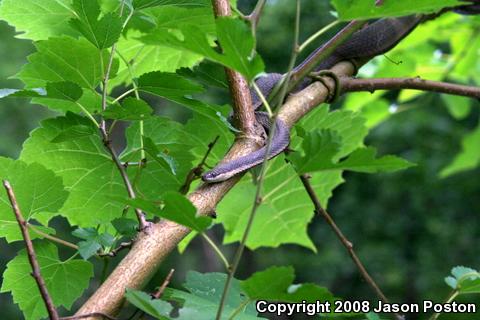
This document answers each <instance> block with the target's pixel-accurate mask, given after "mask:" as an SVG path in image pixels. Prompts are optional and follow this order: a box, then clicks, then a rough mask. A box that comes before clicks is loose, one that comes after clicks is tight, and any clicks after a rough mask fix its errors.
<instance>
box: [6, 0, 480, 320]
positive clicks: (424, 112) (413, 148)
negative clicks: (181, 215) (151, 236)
mask: <svg viewBox="0 0 480 320" xmlns="http://www.w3.org/2000/svg"><path fill="white" fill-rule="evenodd" d="M254 3H255V1H247V0H245V1H239V7H240V9H241V10H243V12H249V11H250V10H251V9H252V7H253V5H254ZM302 5H303V12H302V20H301V22H302V23H301V29H302V30H301V32H302V39H303V40H305V39H306V38H307V37H308V35H310V34H312V33H314V32H315V31H317V30H318V29H319V28H320V27H322V26H324V25H325V24H327V23H328V22H330V21H332V20H333V17H332V16H331V15H330V14H329V11H330V10H331V8H330V6H329V4H328V1H314V0H310V1H302ZM459 21H460V22H459ZM293 23H294V1H288V0H277V1H269V2H268V5H267V7H266V9H265V16H264V17H263V19H262V21H261V23H260V27H259V35H258V50H259V52H260V53H261V55H262V57H263V58H264V60H265V61H266V64H267V70H268V71H277V72H284V71H285V69H286V66H287V64H288V59H289V54H290V52H291V45H292V43H291V39H292V36H293V28H292V26H293ZM442 24H444V25H442ZM452 25H453V26H457V27H458V29H457V31H458V32H456V33H455V29H454V28H451V29H452V30H450V31H448V30H445V29H448V28H450V26H452ZM478 25H479V22H478V18H470V19H466V20H465V18H463V17H456V16H455V15H454V14H449V16H448V17H446V18H445V19H443V20H440V21H437V22H434V23H430V24H429V26H430V27H428V28H433V29H434V30H437V31H438V30H440V32H437V33H435V34H434V36H433V38H434V41H430V42H429V43H428V45H427V42H426V41H425V37H428V36H431V35H432V34H426V32H425V30H424V31H423V32H422V31H421V30H420V31H417V32H416V33H415V34H414V35H412V40H410V41H411V43H413V44H412V45H411V46H408V45H405V46H404V48H403V49H402V48H400V49H399V51H397V52H398V53H392V55H391V56H390V55H389V59H385V58H380V59H377V60H376V61H375V62H374V63H372V64H371V65H369V66H368V67H367V68H365V69H364V70H366V71H364V72H372V70H373V72H374V73H377V74H382V72H385V73H386V72H387V71H388V70H390V71H392V70H393V72H394V73H390V74H387V75H390V76H397V75H399V74H400V75H403V74H404V73H406V74H409V75H415V74H418V75H421V76H424V77H426V78H429V76H431V77H430V78H432V77H433V78H448V79H453V80H458V81H462V82H470V81H475V80H476V79H475V77H473V80H472V77H465V78H464V79H462V75H464V74H465V72H466V71H465V66H464V67H463V68H464V69H457V67H458V68H461V67H462V65H461V62H460V61H459V60H458V59H455V57H453V58H452V56H449V54H451V55H453V54H454V53H456V54H457V55H459V56H460V55H461V56H466V57H467V56H468V57H469V58H470V59H472V57H471V56H472V55H473V60H471V61H474V63H475V64H474V65H470V66H469V65H467V67H469V69H468V72H472V73H475V72H476V73H477V74H480V70H479V64H478V63H477V62H476V61H480V59H479V58H480V45H479V44H480V41H477V40H478V36H475V33H476V34H477V35H478V29H476V28H478ZM435 28H436V29H435ZM427 30H431V29H427ZM462 30H463V31H462ZM461 31H462V32H463V33H462V32H461ZM332 32H333V31H332ZM448 32H450V33H448ZM472 34H473V35H472ZM14 35H15V32H14V30H13V29H12V28H11V27H9V26H7V25H6V24H5V23H3V22H1V23H0V88H20V87H21V83H20V82H19V81H17V80H15V79H9V77H11V76H13V75H14V74H15V73H16V72H17V71H18V70H19V69H20V67H21V66H22V64H24V63H25V62H26V57H27V55H28V54H30V53H31V52H32V51H33V45H32V44H31V43H30V42H29V41H25V40H19V39H16V38H15V37H14ZM329 35H331V33H330V34H329ZM327 36H328V35H326V37H327ZM326 37H324V38H322V39H319V40H318V41H317V42H316V44H317V45H319V44H320V43H322V41H324V40H325V39H326ZM473 40H474V41H473ZM423 42H425V43H423ZM314 47H315V45H313V46H312V49H313V48H314ZM414 48H417V49H414ZM462 48H463V49H462ZM465 48H466V49H465ZM402 50H403V51H402ZM438 50H442V51H441V52H439V51H438ZM462 50H463V51H462ZM466 50H468V52H467V51H466ZM462 54H463V55H462ZM439 55H440V58H438V57H439ZM425 57H429V60H428V61H427V59H426V58H425ZM443 58H445V59H443ZM475 58H476V59H475ZM415 59H417V60H419V61H418V65H412V63H410V62H409V61H414V60H415ZM435 59H437V60H435ZM442 59H443V60H442ZM390 60H392V61H393V62H392V61H390ZM399 60H401V62H403V63H402V64H400V65H397V64H395V62H397V61H399ZM439 64H440V67H442V69H441V70H440V71H441V72H442V74H441V77H439V76H438V75H439V72H440V71H438V70H437V69H435V72H434V73H432V71H431V70H432V68H439ZM419 66H428V67H430V69H428V68H424V69H420V68H419ZM389 68H390V69H389ZM422 70H423V71H422ZM462 70H463V71H462ZM352 96H353V95H352ZM211 99H216V100H221V101H224V102H226V101H228V97H227V96H226V94H225V93H222V92H220V93H219V92H215V96H213V97H211ZM349 99H350V101H347V102H346V105H348V106H350V107H351V105H354V107H353V108H354V109H355V106H356V105H357V104H362V103H365V101H368V100H369V99H371V98H365V96H364V95H358V98H355V97H352V98H349ZM344 102H345V100H344V99H343V100H341V101H339V102H338V103H336V104H335V105H334V108H341V107H343V103H344ZM375 103H378V101H377V102H375ZM156 104H157V105H158V106H159V105H160V103H159V102H157V103H156ZM456 105H459V106H460V107H461V106H463V107H464V108H465V109H466V110H467V111H466V112H464V114H462V115H461V116H460V117H458V115H457V117H456V118H455V117H454V116H452V113H451V112H449V109H448V107H450V108H451V107H452V102H451V101H450V102H449V101H446V99H445V98H444V97H441V96H439V95H436V94H425V95H421V96H408V95H405V94H403V93H402V94H399V93H398V92H393V93H388V94H387V95H386V96H384V97H383V100H382V104H381V105H380V106H379V110H383V113H382V112H380V111H379V112H377V113H376V114H374V115H372V112H371V110H370V109H368V105H366V106H364V109H363V112H365V114H366V115H367V116H371V117H372V119H377V118H381V117H385V118H388V119H385V120H384V121H383V122H381V123H379V124H378V125H376V126H375V127H373V128H372V130H371V132H370V134H369V136H368V139H367V143H368V144H369V145H373V146H375V147H377V148H378V149H379V153H380V154H387V153H392V154H397V155H399V156H402V157H404V158H406V159H408V160H410V161H412V162H414V163H416V164H417V166H416V167H413V168H411V169H408V170H406V171H403V172H398V173H395V174H376V175H366V174H352V173H348V174H346V175H345V177H344V178H345V180H346V183H345V184H343V185H342V186H340V187H339V188H338V189H337V190H336V192H335V193H334V196H333V198H332V199H331V201H330V203H329V211H330V213H331V214H332V216H333V217H334V218H335V220H336V222H337V224H338V225H339V226H340V227H341V228H342V230H343V231H344V233H345V234H346V235H347V237H348V238H349V239H350V240H351V241H352V242H353V244H354V248H355V249H356V251H357V253H358V255H359V256H360V258H361V259H362V261H363V262H364V264H365V265H366V267H367V269H368V270H369V272H370V273H371V275H372V276H373V278H374V279H376V281H377V283H378V284H379V285H380V286H381V288H382V289H383V290H384V292H385V293H386V295H387V296H388V297H389V298H390V299H391V300H392V301H395V302H419V301H421V300H422V299H431V300H435V301H443V300H444V299H445V298H446V297H447V295H448V294H449V292H450V290H449V287H448V286H447V285H446V284H445V282H444V277H445V276H447V275H448V274H449V273H450V269H451V268H452V267H454V266H457V265H465V266H470V267H472V268H477V269H478V268H479V266H480V255H479V251H478V243H479V242H478V240H479V238H480V222H479V221H480V219H479V218H478V217H479V215H480V183H479V182H480V179H479V177H480V169H479V168H475V169H473V170H469V171H464V172H460V173H457V174H454V175H451V176H449V177H446V178H440V177H439V175H438V174H439V172H440V171H441V170H442V169H443V168H444V167H446V166H447V165H448V164H449V163H451V161H452V159H453V158H454V157H455V155H456V154H457V153H459V152H460V151H461V141H462V138H463V137H464V136H465V134H467V133H469V132H471V131H472V130H474V129H475V127H476V126H477V124H478V119H479V103H478V102H470V101H468V102H467V105H468V107H465V101H464V100H461V101H455V102H453V107H455V106H456ZM392 107H394V108H395V110H397V112H396V113H395V114H392V115H390V114H389V112H388V111H389V110H392ZM161 109H162V110H159V112H161V113H164V114H169V115H171V116H172V117H174V118H176V119H178V120H179V121H184V120H185V119H186V118H188V117H189V112H188V111H185V110H184V109H180V108H179V107H176V106H172V107H170V108H169V107H168V106H165V104H162V106H161ZM365 110H367V111H368V110H370V111H368V112H366V111H365ZM52 115H53V113H52V112H51V111H48V110H47V109H46V108H43V107H40V106H37V105H31V104H30V103H29V101H28V100H22V99H3V100H0V155H1V156H8V157H16V156H17V155H18V154H19V151H20V149H21V145H22V143H23V141H24V140H25V139H26V138H27V136H28V133H29V132H30V131H31V130H32V129H34V128H35V127H36V126H38V124H39V121H41V120H42V119H44V118H46V117H50V116H52ZM371 121H372V123H373V122H374V120H371ZM54 227H55V228H57V230H58V233H59V234H60V235H61V236H62V237H64V238H67V239H71V240H73V241H75V239H74V238H73V237H71V236H70V235H69V234H70V232H71V229H70V228H69V226H68V225H67V224H66V223H65V221H63V220H62V219H58V221H55V223H54ZM309 234H310V235H311V237H312V239H313V241H314V243H315V244H316V245H317V247H318V253H317V254H315V253H313V252H310V251H309V250H307V249H304V248H300V247H297V246H282V247H280V248H268V249H259V250H257V251H256V252H249V251H247V252H246V253H245V256H244V259H243V260H242V265H241V267H240V269H239V273H238V275H237V276H238V277H239V278H240V279H243V278H245V277H247V276H249V275H250V274H251V273H252V272H254V271H258V270H262V269H265V268H267V267H269V266H272V265H293V266H294V267H295V270H296V274H297V279H296V282H314V283H317V284H319V285H323V286H326V287H328V288H329V289H330V290H331V291H332V292H333V293H334V294H335V295H337V296H339V297H343V298H345V299H369V300H372V301H373V300H375V301H376V300H377V299H376V297H375V295H374V294H373V292H372V291H371V290H370V288H369V287H368V285H367V284H366V283H365V282H364V281H363V279H362V278H361V277H360V276H359V273H358V271H357V269H356V268H355V266H354V264H353V263H352V262H351V260H350V258H349V256H348V254H347V252H346V251H345V249H344V248H343V247H342V246H341V244H340V243H339V241H338V240H337V239H336V237H335V236H334V234H333V233H332V231H331V230H330V229H329V227H328V226H327V225H326V224H325V223H324V221H323V220H322V219H321V218H318V217H316V218H315V219H314V220H313V222H312V224H311V225H310V229H309ZM212 237H214V238H216V239H218V240H219V239H221V237H222V230H219V228H218V227H217V228H216V229H215V230H213V231H212ZM19 247H21V245H20V244H14V245H6V243H5V242H4V240H0V250H1V255H0V270H2V271H3V270H4V268H5V264H6V263H7V262H8V261H9V260H10V259H11V258H12V257H13V256H14V255H15V254H16V251H17V250H18V248H19ZM234 249H235V246H233V245H229V246H226V249H225V250H226V252H227V254H228V255H229V256H231V255H232V253H233V250H234ZM120 258H121V257H120ZM120 258H116V259H115V260H113V261H112V262H111V263H110V265H108V266H107V268H108V270H111V269H112V268H113V267H114V266H115V264H116V263H118V261H119V260H120ZM95 263H96V268H97V270H96V271H97V274H99V273H100V272H101V271H102V268H104V265H103V263H102V262H101V261H96V262H95ZM170 268H175V269H176V272H175V275H174V280H173V282H172V285H174V286H179V284H180V283H181V282H182V281H183V280H184V276H185V272H186V271H188V270H198V271H201V272H206V271H221V270H222V268H221V265H220V264H219V263H218V261H217V259H216V257H215V255H214V254H213V253H212V251H211V249H210V248H209V247H208V245H207V244H205V243H204V242H203V240H202V239H195V240H194V241H193V242H192V244H191V245H190V247H189V248H188V249H187V250H186V252H185V253H184V254H182V255H180V254H178V253H174V254H172V256H171V258H169V259H168V261H167V262H166V263H165V264H164V265H163V266H162V268H161V270H159V272H158V274H157V276H156V277H155V278H154V279H153V280H152V282H151V285H150V287H153V286H155V285H158V284H159V283H161V282H162V279H163V277H164V276H165V274H166V272H168V270H169V269H170ZM97 286H98V282H97V283H95V282H94V283H92V285H91V288H90V291H92V290H95V288H96V287H97ZM87 295H88V293H87V294H86V296H87ZM460 300H462V301H472V302H477V303H478V302H479V301H480V300H479V299H478V297H475V296H470V297H461V298H460ZM79 303H81V301H79ZM478 306H479V307H480V303H479V304H478ZM0 308H1V310H2V315H1V317H0V318H1V319H6V320H7V319H21V318H22V316H21V314H20V313H19V311H18V309H17V307H16V306H15V305H14V303H13V301H12V299H11V297H10V295H8V294H0ZM422 318H423V319H424V318H425V315H411V316H410V317H408V319H422ZM444 318H445V319H475V316H474V315H454V316H445V317H444Z"/></svg>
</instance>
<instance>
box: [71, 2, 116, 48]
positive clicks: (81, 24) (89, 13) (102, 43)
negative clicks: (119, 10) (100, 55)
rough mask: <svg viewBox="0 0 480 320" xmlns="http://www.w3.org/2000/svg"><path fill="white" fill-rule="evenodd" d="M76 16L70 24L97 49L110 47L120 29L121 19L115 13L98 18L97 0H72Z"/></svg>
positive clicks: (98, 7)
mask: <svg viewBox="0 0 480 320" xmlns="http://www.w3.org/2000/svg"><path fill="white" fill-rule="evenodd" d="M72 7H73V9H74V10H75V12H76V14H77V16H78V18H76V19H72V20H70V25H71V26H72V27H73V28H74V29H76V30H77V31H79V32H80V33H81V34H82V35H83V36H84V37H85V38H87V40H88V41H90V42H91V43H93V44H94V45H95V46H96V47H97V48H99V49H105V48H109V47H111V46H112V45H113V44H114V43H115V42H117V40H118V38H119V37H120V33H121V31H122V20H121V19H120V17H119V16H118V15H117V14H114V13H111V12H110V13H107V14H105V15H104V16H103V17H102V18H101V19H100V20H98V18H99V16H100V6H99V5H98V2H97V0H73V4H72Z"/></svg>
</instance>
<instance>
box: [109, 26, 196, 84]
mask: <svg viewBox="0 0 480 320" xmlns="http://www.w3.org/2000/svg"><path fill="white" fill-rule="evenodd" d="M162 32H164V31H162ZM141 35H142V33H140V32H139V31H137V30H128V32H127V33H126V34H125V35H124V36H122V37H120V40H119V41H118V45H117V52H118V53H119V54H121V55H122V57H123V58H124V59H122V60H120V66H119V70H118V74H117V76H116V77H115V78H113V79H112V80H111V81H110V84H111V86H112V87H115V86H118V85H120V84H122V83H126V84H131V83H132V78H138V77H139V76H141V75H143V74H146V73H149V72H153V71H161V72H175V71H177V70H178V69H179V68H192V67H193V66H194V65H196V64H197V63H198V62H200V60H201V59H202V57H201V56H200V55H198V54H195V53H191V52H188V51H185V50H180V49H174V48H170V47H166V46H161V45H157V44H153V45H146V44H145V43H143V42H141V41H140V40H138V38H139V37H140V36H141ZM126 62H129V65H130V67H128V66H127V64H126Z"/></svg>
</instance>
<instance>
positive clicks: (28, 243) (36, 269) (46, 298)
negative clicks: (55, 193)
mask: <svg viewBox="0 0 480 320" xmlns="http://www.w3.org/2000/svg"><path fill="white" fill-rule="evenodd" d="M3 186H4V187H5V190H6V191H7V195H8V199H9V200H10V204H11V205H12V210H13V213H14V214H15V218H16V219H17V222H18V226H19V227H20V231H21V232H22V236H23V240H24V241H25V247H26V248H27V256H28V261H29V262H30V265H31V266H32V277H33V278H34V279H35V281H36V282H37V286H38V289H39V290H40V295H41V296H42V299H43V302H44V303H45V307H46V308H47V312H48V316H49V318H50V319H51V320H59V317H58V313H57V309H55V305H54V304H53V301H52V298H51V297H50V295H49V294H48V290H47V286H46V285H45V280H43V278H42V274H41V273H40V266H39V265H38V261H37V256H36V254H35V249H34V248H33V243H32V240H31V239H30V234H29V233H28V227H27V221H25V219H24V218H23V216H22V213H21V211H20V207H19V206H18V203H17V199H16V197H15V193H14V192H13V188H12V186H11V185H10V182H8V181H7V180H3Z"/></svg>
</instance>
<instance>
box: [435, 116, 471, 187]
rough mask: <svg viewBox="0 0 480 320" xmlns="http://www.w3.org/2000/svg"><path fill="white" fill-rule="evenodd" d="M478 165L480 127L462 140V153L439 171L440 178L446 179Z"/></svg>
mask: <svg viewBox="0 0 480 320" xmlns="http://www.w3.org/2000/svg"><path fill="white" fill-rule="evenodd" d="M479 163H480V125H478V126H477V128H476V129H475V130H474V131H472V132H470V133H468V134H466V135H465V136H464V137H463V139H462V151H461V152H460V153H458V154H457V155H456V156H455V158H454V159H453V160H452V162H451V163H450V164H449V165H447V166H446V167H445V168H443V169H442V171H440V177H442V178H446V177H448V176H451V175H453V174H455V173H458V172H461V171H465V170H470V169H473V168H475V167H476V166H478V164H479Z"/></svg>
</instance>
